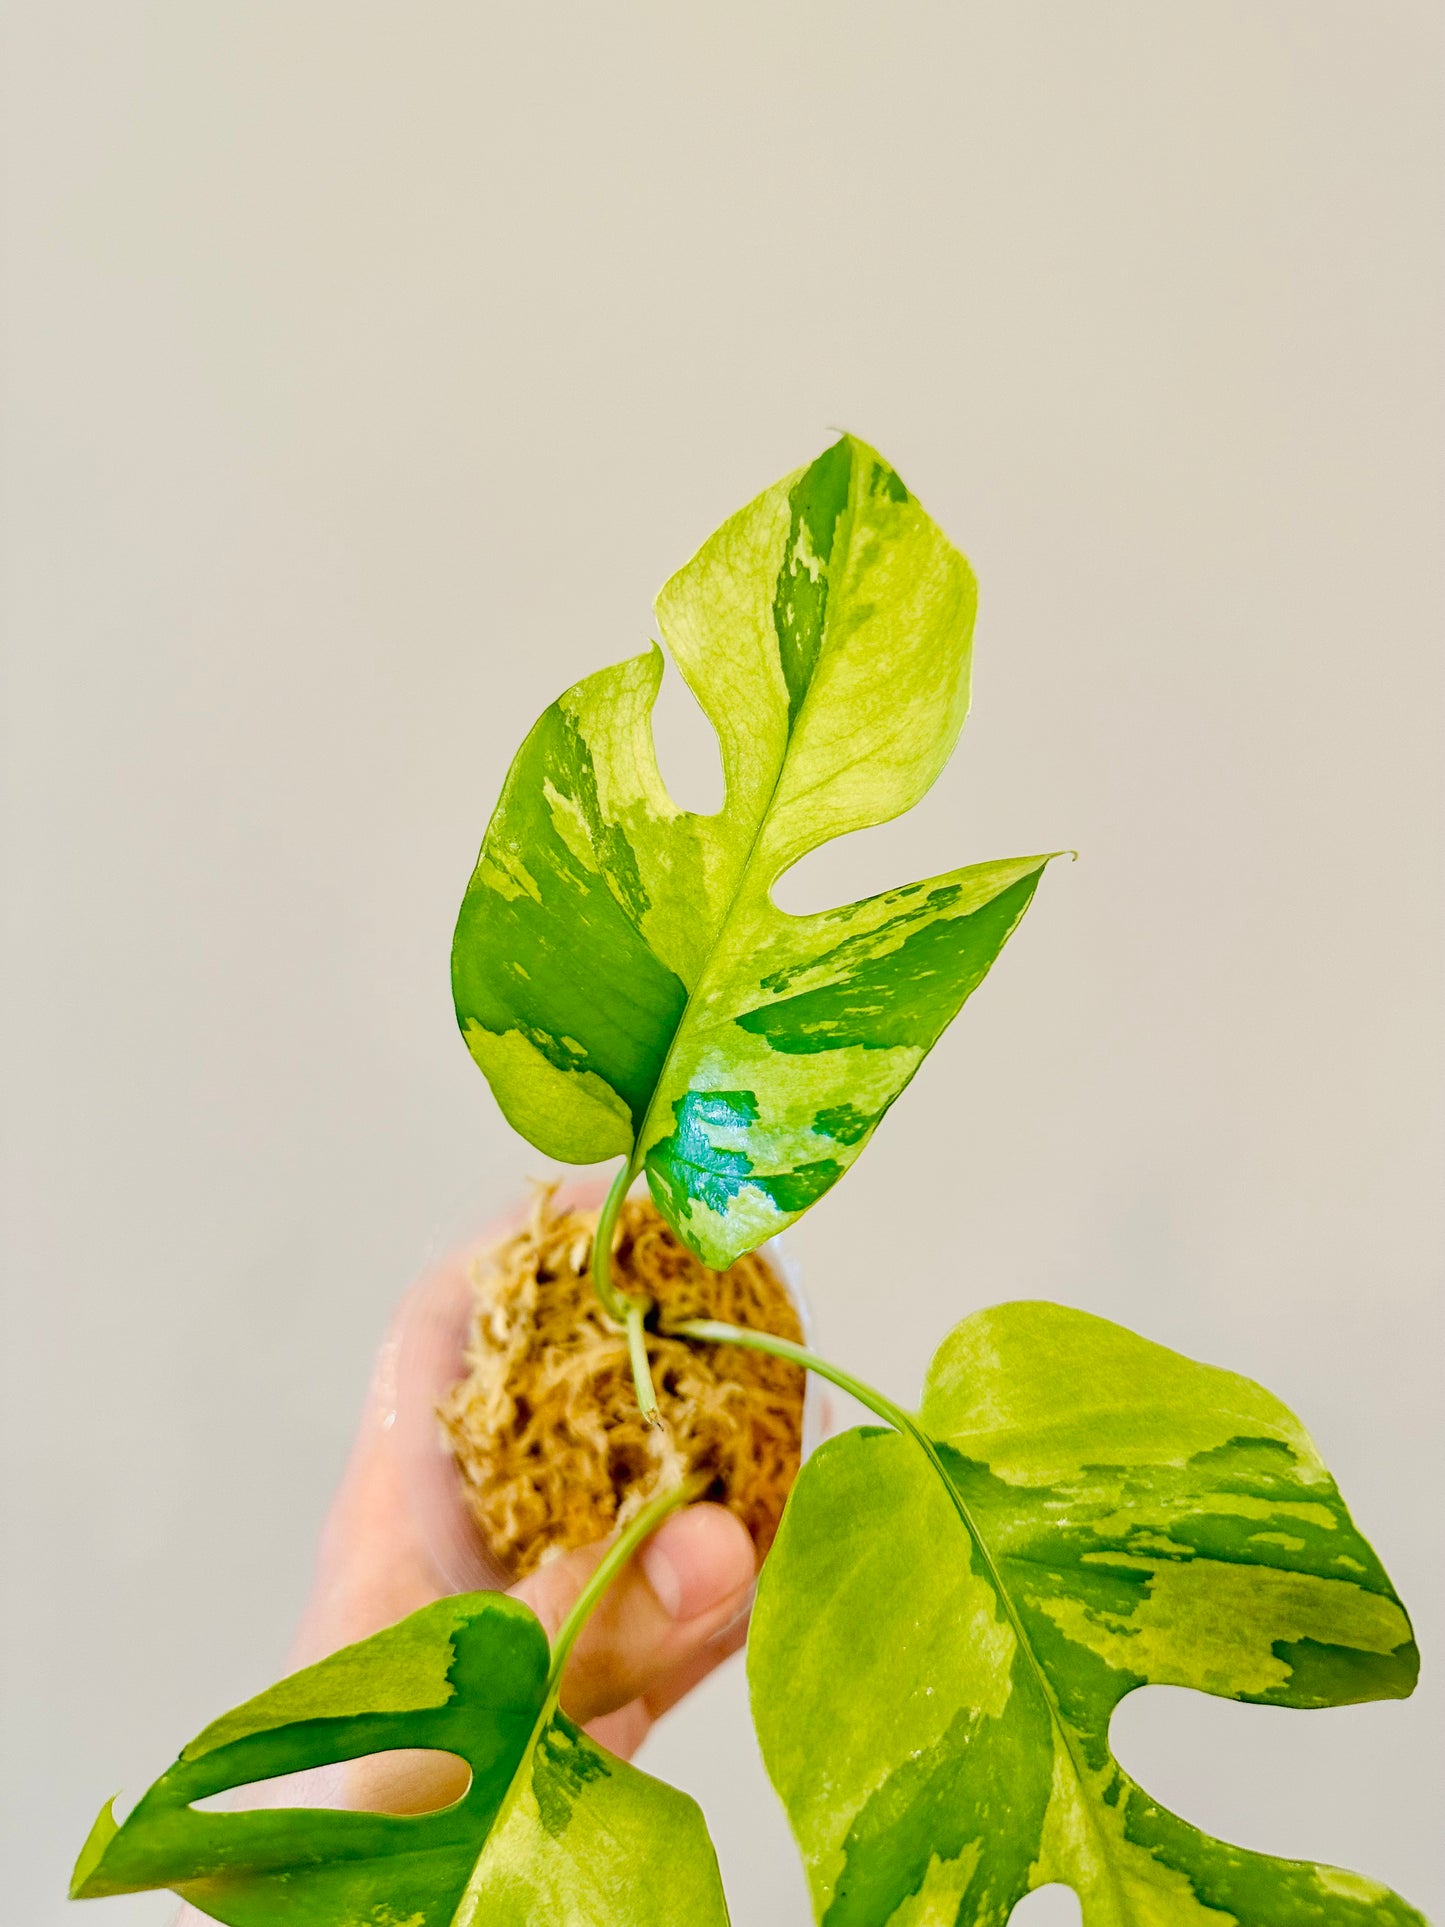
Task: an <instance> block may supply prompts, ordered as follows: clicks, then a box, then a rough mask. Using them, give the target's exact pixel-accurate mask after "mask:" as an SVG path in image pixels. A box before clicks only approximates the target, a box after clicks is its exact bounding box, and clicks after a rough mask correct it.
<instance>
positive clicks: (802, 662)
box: [773, 440, 853, 730]
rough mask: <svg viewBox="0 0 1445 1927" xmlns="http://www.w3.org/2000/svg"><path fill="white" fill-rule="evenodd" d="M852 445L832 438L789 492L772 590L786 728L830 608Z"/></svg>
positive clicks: (810, 677) (809, 673)
mask: <svg viewBox="0 0 1445 1927" xmlns="http://www.w3.org/2000/svg"><path fill="white" fill-rule="evenodd" d="M852 467H853V456H852V448H851V446H850V444H849V443H848V442H847V441H842V440H840V441H836V442H834V444H833V446H832V447H831V448H830V449H827V450H825V451H824V453H823V454H821V455H820V456H819V457H818V459H817V461H816V462H814V463H813V465H812V467H811V468H807V469H805V470H804V471H803V473H802V475H801V476H800V477H799V478H798V480H797V481H796V482H795V483H794V485H793V487H792V488H791V489H789V491H788V507H789V510H790V511H791V515H790V520H789V526H788V542H787V547H786V548H785V549H784V551H783V566H782V568H781V569H779V571H778V581H777V587H776V589H775V591H774V593H773V626H774V628H775V629H776V630H777V632H778V660H779V662H780V663H781V664H782V670H783V681H784V682H785V683H786V684H787V686H788V727H789V729H790V730H791V728H792V726H793V724H794V723H795V722H796V721H797V718H798V711H799V709H800V708H801V707H802V702H803V698H804V697H805V696H806V695H807V693H808V685H809V684H810V683H811V682H812V680H813V670H814V667H815V665H816V663H817V660H818V647H819V644H820V643H821V642H822V640H823V625H824V622H825V620H826V618H827V613H828V567H827V565H828V564H829V563H830V562H831V561H832V559H833V536H834V532H835V531H836V529H837V526H838V517H839V516H840V515H841V514H842V513H843V512H844V510H845V509H846V508H847V506H848V489H849V482H850V480H851V475H852Z"/></svg>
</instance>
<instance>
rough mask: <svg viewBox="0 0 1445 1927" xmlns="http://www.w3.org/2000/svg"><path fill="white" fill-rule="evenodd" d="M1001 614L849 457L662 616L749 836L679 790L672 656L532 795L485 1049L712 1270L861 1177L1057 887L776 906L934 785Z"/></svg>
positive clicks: (618, 683)
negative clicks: (783, 891) (902, 1097)
mask: <svg viewBox="0 0 1445 1927" xmlns="http://www.w3.org/2000/svg"><path fill="white" fill-rule="evenodd" d="M974 603H975V591H974V582H973V576H972V573H971V571H970V570H969V567H968V564H967V562H966V561H965V560H964V558H963V557H962V556H961V555H960V554H959V553H958V551H957V550H956V549H955V548H953V547H952V545H951V544H950V543H949V542H948V541H947V540H946V539H945V537H944V536H943V535H942V534H941V532H940V531H939V530H938V528H937V527H936V526H935V525H934V523H933V522H932V521H931V520H930V519H929V517H928V516H927V515H926V514H925V513H924V511H923V510H922V509H921V508H920V507H919V505H918V503H917V502H916V501H915V500H914V499H913V497H912V496H911V495H910V494H909V492H908V490H907V489H906V488H905V487H904V485H903V483H902V482H901V481H900V480H899V478H898V477H897V475H895V474H894V472H893V470H892V469H891V468H889V467H888V466H887V464H886V463H885V462H883V461H882V460H881V459H880V457H879V456H877V455H876V454H875V453H874V452H873V451H872V450H871V449H869V448H867V447H865V446H864V445H863V444H862V443H861V442H858V441H855V440H853V439H852V438H851V437H847V436H845V437H844V438H843V439H842V440H841V441H839V442H837V443H836V444H835V445H834V446H833V447H832V448H830V449H829V450H828V451H827V452H826V453H825V454H823V455H822V456H820V457H819V459H818V460H817V461H815V462H814V463H813V464H812V465H811V466H810V467H809V468H807V469H803V470H800V471H798V472H797V473H796V474H794V475H790V476H788V477H786V478H785V479H784V480H783V481H781V482H779V483H778V484H776V486H775V487H773V488H770V489H768V490H766V491H765V492H764V493H763V494H762V495H760V496H759V497H758V498H757V500H756V501H754V502H752V503H750V504H749V505H748V507H747V508H745V509H743V510H742V511H741V512H740V513H739V514H737V515H735V516H734V517H733V518H732V519H731V520H730V521H729V522H727V523H725V524H724V525H723V527H722V528H721V529H719V530H718V532H717V534H716V535H714V536H713V537H712V539H711V540H710V541H709V542H707V543H706V544H705V545H704V547H703V548H702V549H701V551H700V552H699V553H698V554H697V555H696V556H695V557H694V558H693V560H692V561H691V562H689V563H688V564H687V566H686V567H685V568H683V569H682V570H681V571H680V572H679V573H678V574H677V575H675V576H674V577H673V578H672V580H671V581H670V582H668V584H667V585H666V587H665V588H664V589H663V590H662V593H661V595H660V596H659V598H658V603H657V614H658V620H659V623H660V625H661V630H662V634H663V637H664V640H665V641H666V643H667V645H668V648H669V649H670V650H671V652H672V655H673V657H674V659H675V661H676V663H677V665H678V667H679V669H680V670H681V672H682V674H683V676H684V678H685V679H686V681H687V683H688V686H689V687H690V688H691V690H692V692H693V694H694V695H695V696H696V697H697V699H698V702H699V703H700V704H701V706H702V708H703V710H704V712H705V713H706V715H707V716H708V718H709V720H710V721H711V722H712V725H713V727H714V729H715V730H716V731H717V735H718V741H719V745H720V749H721V754H722V764H723V774H724V777H725V780H726V786H727V788H726V800H725V802H724V805H723V808H722V810H721V811H720V812H719V813H718V814H717V815H715V816H701V815H697V814H694V813H692V812H690V811H687V810H680V809H678V808H677V806H676V805H675V804H674V803H673V801H672V799H671V798H670V796H669V795H668V793H667V790H666V788H665V787H664V785H663V782H662V778H661V776H660V775H659V773H658V767H657V761H656V756H655V752H654V748H653V740H652V721H651V716H652V705H653V701H654V699H655V697H656V694H657V689H658V684H659V681H660V679H661V675H662V658H661V655H660V654H659V652H658V651H657V650H656V649H654V650H652V651H651V652H650V653H648V654H647V655H643V656H638V657H636V658H634V659H633V660H632V661H629V662H624V663H619V664H617V665H616V666H615V667H614V668H610V669H604V670H601V671H600V672H599V673H598V674H596V675H593V676H589V677H587V678H586V680H585V681H583V682H580V683H578V684H577V685H576V686H575V687H574V688H572V689H570V690H568V691H567V693H566V694H565V695H564V696H562V697H561V698H560V699H559V700H558V701H557V702H556V703H554V704H553V705H552V707H551V708H550V709H549V710H547V712H546V713H545V714H544V715H543V717H542V718H541V720H540V721H539V722H538V724H537V726H536V727H535V729H533V731H532V733H531V735H530V736H529V737H528V738H527V740H526V742H525V743H524V744H523V746H522V749H521V751H520V753H519V754H518V756H517V759H516V761H515V763H514V764H513V766H512V770H511V772H510V774H509V776H508V778H507V782H506V787H505V789H504V791H503V794H502V798H501V801H500V803H499V804H498V806H497V810H496V813H495V815H494V816H493V819H492V822H491V825H490V827H489V828H488V830H487V834H486V839H485V842H484V844H483V847H482V853H481V857H480V859H479V861H478V863H477V867H476V870H475V872H474V874H473V876H472V879H471V883H470V885H469V887H468V890H467V893H466V898H465V901H464V903H463V905H462V910H461V915H460V918H459V920H458V924H457V931H456V938H455V942H454V946H453V957H452V979H453V990H454V994H455V999H456V1008H457V1015H458V1019H459V1021H460V1023H461V1026H462V1030H463V1033H464V1035H465V1037H466V1039H467V1043H468V1045H469V1047H470V1049H471V1051H472V1054H473V1056H474V1057H475V1058H476V1061H477V1062H478V1064H479V1065H480V1066H481V1068H482V1069H483V1070H484V1071H485V1073H486V1075H487V1077H488V1079H489V1080H490V1082H491V1085H492V1088H493V1090H494V1091H495V1093H496V1096H497V1098H498V1101H499V1102H500V1104H501V1106H502V1109H503V1110H504V1111H505V1113H506V1115H507V1117H508V1118H509V1119H510V1120H511V1122H512V1123H513V1124H514V1125H515V1126H516V1128H517V1129H518V1130H519V1131H521V1132H522V1133H523V1135H524V1136H526V1137H527V1138H528V1139H530V1141H531V1142H532V1143H533V1144H535V1145H536V1146H537V1147H538V1149H539V1150H542V1151H544V1152H546V1153H547V1154H548V1155H550V1156H553V1157H557V1158H562V1159H565V1160H568V1161H570V1162H573V1163H587V1162H592V1161H594V1160H599V1159H602V1158H609V1157H616V1156H619V1155H624V1154H627V1153H629V1152H634V1151H635V1153H636V1155H637V1157H638V1159H639V1161H640V1162H641V1163H642V1164H643V1167H644V1168H645V1170H646V1172H647V1177H648V1182H649V1184H650V1186H651V1189H652V1193H653V1196H654V1198H655V1199H656V1200H657V1203H658V1206H659V1208H660V1209H661V1210H662V1211H663V1212H664V1214H665V1215H666V1216H667V1217H668V1219H669V1220H670V1222H671V1223H672V1224H673V1225H674V1227H675V1228H676V1229H677V1231H678V1232H679V1234H680V1235H681V1236H682V1237H683V1238H685V1239H686V1241H687V1242H688V1243H689V1244H690V1245H691V1246H692V1247H693V1249H694V1250H695V1251H697V1252H698V1253H699V1254H700V1255H701V1256H702V1257H703V1258H704V1259H705V1260H706V1261H707V1262H708V1263H710V1264H713V1265H717V1266H724V1265H727V1264H730V1263H731V1262H732V1260H733V1259H734V1258H736V1257H737V1256H739V1254H740V1253H742V1252H743V1251H745V1250H748V1249H750V1248H751V1247H752V1246H754V1245H756V1244H758V1243H760V1242H761V1241H762V1240H763V1239H764V1238H766V1237H768V1236H770V1235H771V1234H772V1233H773V1232H775V1231H777V1230H778V1229H779V1228H780V1227H781V1226H783V1225H785V1224H787V1223H788V1222H790V1221H791V1220H792V1219H793V1218H795V1217H796V1216H797V1215H798V1213H799V1212H801V1211H803V1210H805V1209H806V1208H807V1206H808V1205H809V1204H811V1203H813V1201H814V1200H815V1199H817V1198H818V1197H820V1196H821V1195H822V1194H823V1193H824V1192H825V1191H826V1190H827V1189H828V1188H829V1187H830V1186H831V1185H832V1184H833V1183H834V1182H836V1180H837V1179H838V1178H839V1177H840V1176H841V1175H842V1173H843V1172H844V1171H845V1170H846V1169H847V1168H848V1166H849V1165H850V1164H851V1163H852V1162H853V1160H854V1159H855V1158H856V1157H857V1156H858V1154H859V1152H860V1151H861V1150H862V1148H863V1146H864V1145H865V1144H866V1143H867V1141H868V1139H869V1137H870V1136H871V1134H872V1132H873V1130H874V1128H875V1126H876V1125H877V1123H878V1121H879V1119H880V1118H881V1117H882V1116H883V1113H884V1112H885V1111H886V1110H887V1109H888V1106H889V1105H890V1104H891V1103H892V1102H893V1100H894V1099H895V1098H896V1097H897V1096H898V1094H899V1092H900V1091H901V1090H902V1089H903V1087H904V1085H905V1084H906V1083H907V1082H908V1080H909V1078H910V1077H911V1076H912V1075H913V1073H914V1071H915V1070H916V1069H917V1068H918V1065H919V1064H920V1063H921V1062H922V1060H923V1058H924V1056H925V1055H926V1054H927V1052H928V1051H929V1050H930V1049H931V1047H932V1046H933V1044H934V1043H935V1042H936V1040H937V1038H938V1037H939V1035H940V1033H941V1032H942V1031H943V1029H944V1027H945V1026H946V1025H947V1024H948V1023H949V1022H950V1021H951V1020H952V1018H953V1017H954V1016H955V1015H956V1014H957V1012H958V1010H959V1007H960V1006H961V1005H962V1003H963V1001H964V999H965V998H966V997H967V996H968V995H969V994H970V992H971V991H973V990H974V989H975V988H976V987H977V985H978V984H979V983H980V982H981V981H982V979H983V977H984V975H985V973H986V972H987V971H988V969H989V967H990V965H991V964H992V963H993V961H994V959H995V957H996V956H997V955H998V953H999V951H1000V950H1001V949H1002V947H1003V945H1004V943H1005V942H1006V941H1007V939H1008V937H1009V935H1010V934H1011V932H1012V931H1013V929H1014V927H1015V925H1016V924H1017V923H1018V920H1019V918H1020V917H1021V916H1022V915H1023V912H1024V910H1025V909H1026V908H1027V907H1028V903H1029V901H1030V899H1031V897H1032V895H1033V892H1034V890H1035V888H1036V887H1037V884H1038V880H1039V877H1040V875H1041V873H1042V870H1043V867H1044V864H1045V862H1046V861H1047V858H1045V857H1041V856H1031V857H1022V858H1017V859H1011V860H1008V861H1005V862H998V863H982V864H975V865H972V866H970V867H968V868H965V869H961V870H956V871H952V872H950V873H949V874H947V875H944V876H938V877H933V878H930V879H928V880H927V881H925V882H922V883H912V884H908V885H906V886H904V887H902V888H900V889H896V890H890V891H887V892H885V893H884V894H883V895H881V896H877V897H872V898H869V899H867V900H866V901H863V902H860V903H854V904H849V905H847V906H845V907H843V908H840V909H837V910H830V911H825V912H822V913H820V914H818V915H813V916H790V915H788V914H786V913H784V912H783V911H781V910H779V909H778V908H777V907H776V906H775V905H774V903H773V901H772V896H771V891H772V888H773V885H774V884H775V883H776V881H777V879H778V878H779V877H780V876H781V875H782V874H783V872H784V871H786V870H787V869H788V868H789V867H790V866H791V865H793V864H794V863H796V862H797V861H798V860H799V858H801V857H803V856H805V855H806V854H807V853H808V852H809V851H810V850H814V849H816V848H817V847H818V846H819V845H820V844H822V843H825V842H827V841H828V840H829V839H830V838H833V837H837V836H843V835H845V834H847V833H848V832H849V831H851V830H857V829H862V828H865V827H867V826H868V825H871V824H877V823H881V822H884V821H885V820H887V819H888V818H890V817H893V816H897V815H899V814H900V813H901V812H902V811H904V810H907V809H910V808H911V807H912V806H913V805H914V804H915V803H916V802H918V800H919V799H920V797H922V796H923V795H924V793H925V792H926V791H927V790H928V788H929V786H930V785H931V784H932V783H933V781H934V779H935V778H936V777H937V775H938V774H939V772H940V770H941V769H942V768H943V766H944V763H945V762H946V761H947V759H948V756H949V754H950V752H951V751H952V749H953V746H954V743H955V741H956V739H957V736H958V732H959V730H960V728H961V727H962V724H963V719H964V715H965V713H966V711H967V708H968V692H969V662H970V650H971V638H972V631H973V615H974Z"/></svg>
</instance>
